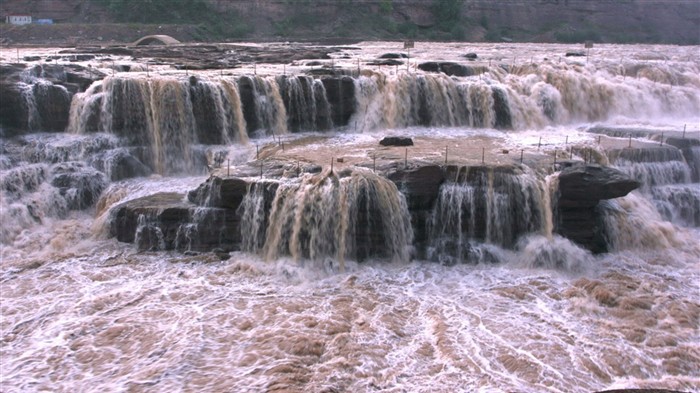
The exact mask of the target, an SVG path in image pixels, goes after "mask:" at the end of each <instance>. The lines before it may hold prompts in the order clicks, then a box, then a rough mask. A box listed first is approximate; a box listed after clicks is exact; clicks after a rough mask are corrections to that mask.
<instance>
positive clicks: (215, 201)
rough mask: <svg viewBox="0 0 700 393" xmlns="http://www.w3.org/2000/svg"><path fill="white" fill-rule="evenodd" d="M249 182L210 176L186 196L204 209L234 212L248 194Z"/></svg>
mask: <svg viewBox="0 0 700 393" xmlns="http://www.w3.org/2000/svg"><path fill="white" fill-rule="evenodd" d="M248 186H249V182H248V181H246V180H243V179H240V178H237V177H231V178H221V177H218V176H211V177H209V179H207V180H206V181H205V182H204V183H202V184H201V185H200V186H199V187H197V188H196V189H194V190H192V191H190V192H189V193H188V194H187V199H188V200H189V201H190V202H192V203H194V204H196V205H198V206H205V207H219V208H225V209H231V210H234V211H235V210H236V209H238V207H239V206H240V205H241V202H242V201H243V198H244V197H245V195H246V193H247V192H248Z"/></svg>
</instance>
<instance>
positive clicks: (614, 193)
mask: <svg viewBox="0 0 700 393" xmlns="http://www.w3.org/2000/svg"><path fill="white" fill-rule="evenodd" d="M639 186H640V184H639V182H637V181H636V180H634V179H632V178H631V177H629V176H628V175H626V174H625V173H623V172H621V171H619V170H617V169H614V168H609V167H601V166H598V165H573V166H571V167H568V168H565V169H564V170H562V171H561V173H560V174H559V191H558V196H559V198H558V200H557V203H556V206H557V211H556V217H557V220H556V222H555V232H556V233H558V234H560V235H562V236H564V237H566V238H568V239H570V240H572V241H574V242H575V243H577V244H579V245H581V246H582V247H585V248H587V249H588V250H590V251H592V252H594V253H601V252H606V251H607V248H608V247H607V243H606V241H605V233H604V225H603V223H602V215H601V214H602V213H601V211H600V209H599V208H598V205H599V203H600V201H601V200H605V199H612V198H618V197H623V196H625V195H627V194H628V193H629V192H630V191H632V190H634V189H636V188H638V187H639Z"/></svg>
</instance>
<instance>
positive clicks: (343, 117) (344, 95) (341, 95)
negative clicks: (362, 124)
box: [321, 76, 356, 127]
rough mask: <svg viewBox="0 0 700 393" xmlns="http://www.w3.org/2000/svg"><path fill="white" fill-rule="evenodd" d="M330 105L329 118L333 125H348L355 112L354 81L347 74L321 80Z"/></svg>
mask: <svg viewBox="0 0 700 393" xmlns="http://www.w3.org/2000/svg"><path fill="white" fill-rule="evenodd" d="M321 82H322V83H323V87H324V88H325V89H326V97H327V99H328V103H329V104H330V106H331V119H332V120H333V125H334V126H335V127H342V126H346V125H348V121H349V120H350V117H351V116H352V115H353V114H354V113H355V105H356V104H355V81H354V80H353V79H352V78H351V77H349V76H343V77H335V78H334V77H331V78H324V79H322V80H321Z"/></svg>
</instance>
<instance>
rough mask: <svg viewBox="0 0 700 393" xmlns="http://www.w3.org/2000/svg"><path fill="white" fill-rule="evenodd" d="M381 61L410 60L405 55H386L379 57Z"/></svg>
mask: <svg viewBox="0 0 700 393" xmlns="http://www.w3.org/2000/svg"><path fill="white" fill-rule="evenodd" d="M379 58H380V59H408V55H407V54H405V53H384V54H383V55H381V56H379Z"/></svg>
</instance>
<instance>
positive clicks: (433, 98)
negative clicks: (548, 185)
mask: <svg viewBox="0 0 700 393" xmlns="http://www.w3.org/2000/svg"><path fill="white" fill-rule="evenodd" d="M355 98H356V101H357V112H356V114H355V116H354V117H353V118H352V119H351V120H350V124H354V125H356V126H357V129H358V130H360V131H364V130H374V129H378V128H404V127H409V126H416V125H422V126H446V127H449V126H470V127H494V126H495V125H496V122H497V120H496V117H497V116H496V114H495V112H494V97H493V93H492V88H491V87H489V86H487V85H486V84H483V83H464V84H463V83H459V82H458V81H456V80H455V79H453V78H450V77H447V76H434V75H399V76H398V77H388V76H386V75H384V74H374V75H371V76H361V77H359V78H357V79H356V80H355ZM504 122H507V121H505V120H504Z"/></svg>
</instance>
